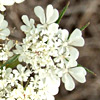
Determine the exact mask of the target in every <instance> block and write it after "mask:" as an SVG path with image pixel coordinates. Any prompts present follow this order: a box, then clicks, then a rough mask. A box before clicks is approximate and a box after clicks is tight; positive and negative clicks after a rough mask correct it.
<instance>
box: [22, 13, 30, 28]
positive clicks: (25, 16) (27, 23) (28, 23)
mask: <svg viewBox="0 0 100 100" xmlns="http://www.w3.org/2000/svg"><path fill="white" fill-rule="evenodd" d="M22 20H23V22H24V23H25V24H26V25H27V26H30V21H29V18H28V16H27V15H23V16H22Z"/></svg>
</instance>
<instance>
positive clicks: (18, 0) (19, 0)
mask: <svg viewBox="0 0 100 100" xmlns="http://www.w3.org/2000/svg"><path fill="white" fill-rule="evenodd" d="M23 1H24V0H15V2H16V3H22V2H23Z"/></svg>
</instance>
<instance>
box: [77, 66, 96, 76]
mask: <svg viewBox="0 0 100 100" xmlns="http://www.w3.org/2000/svg"><path fill="white" fill-rule="evenodd" d="M77 67H83V66H82V65H80V64H78V66H77ZM83 68H84V69H85V70H86V71H87V72H88V73H91V74H93V75H95V76H97V75H96V74H95V73H94V72H93V71H91V70H90V69H88V68H86V67H83Z"/></svg>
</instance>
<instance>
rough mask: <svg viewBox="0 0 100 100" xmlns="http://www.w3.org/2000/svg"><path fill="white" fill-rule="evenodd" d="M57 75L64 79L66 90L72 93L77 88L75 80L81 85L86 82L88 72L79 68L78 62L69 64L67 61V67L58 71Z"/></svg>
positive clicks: (71, 61)
mask: <svg viewBox="0 0 100 100" xmlns="http://www.w3.org/2000/svg"><path fill="white" fill-rule="evenodd" d="M57 74H58V75H59V77H62V81H63V82H64V84H65V88H66V90H69V91H72V90H73V89H74V88H75V83H74V81H73V78H74V79H75V80H77V81H78V82H80V83H84V82H86V78H85V76H86V74H87V73H86V70H85V69H84V68H83V67H77V62H76V61H73V60H70V61H69V62H67V61H66V63H65V66H64V67H63V68H61V69H58V70H57ZM71 76H72V77H73V78H72V77H71Z"/></svg>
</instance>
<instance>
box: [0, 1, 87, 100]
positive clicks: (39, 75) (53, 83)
mask: <svg viewBox="0 0 100 100" xmlns="http://www.w3.org/2000/svg"><path fill="white" fill-rule="evenodd" d="M10 1H11V0H10ZM16 1H17V0H16ZM20 1H21V0H20ZM34 12H35V15H36V16H37V17H38V18H39V19H40V22H41V23H40V24H36V23H35V20H34V19H29V18H28V16H27V15H23V16H22V20H23V23H24V25H22V26H21V30H22V31H23V32H24V33H25V35H26V37H25V38H23V40H22V42H14V41H13V40H9V39H6V40H5V38H6V36H8V35H9V31H8V29H7V28H6V27H7V22H6V21H5V20H4V17H3V15H0V16H1V18H2V19H0V28H1V29H2V31H0V39H3V40H5V41H6V42H5V44H1V48H0V49H1V52H0V55H1V56H0V60H1V61H7V60H8V59H9V58H10V57H12V56H13V55H19V56H18V62H19V64H18V65H17V66H16V67H13V68H6V67H7V66H4V67H3V69H2V70H0V100H54V95H56V94H57V93H58V91H59V86H60V84H61V80H62V82H63V83H64V85H65V88H66V90H68V91H72V90H73V89H74V88H75V83H74V80H73V79H75V80H76V81H78V82H80V83H84V82H86V78H85V76H86V74H87V73H86V70H85V69H84V68H83V67H81V66H79V65H78V63H77V61H76V60H77V59H78V57H79V51H78V50H77V49H76V47H82V46H84V39H83V37H82V32H81V30H80V29H78V28H76V29H75V30H74V31H73V32H72V33H71V34H69V32H68V30H66V29H61V28H59V25H58V24H57V23H56V21H57V19H58V18H59V12H58V10H57V9H55V8H53V6H52V5H48V6H47V8H46V13H45V11H44V10H43V8H42V7H40V6H37V7H35V8H34ZM4 22H5V23H6V24H4V25H3V24H1V23H4ZM4 33H5V34H4Z"/></svg>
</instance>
